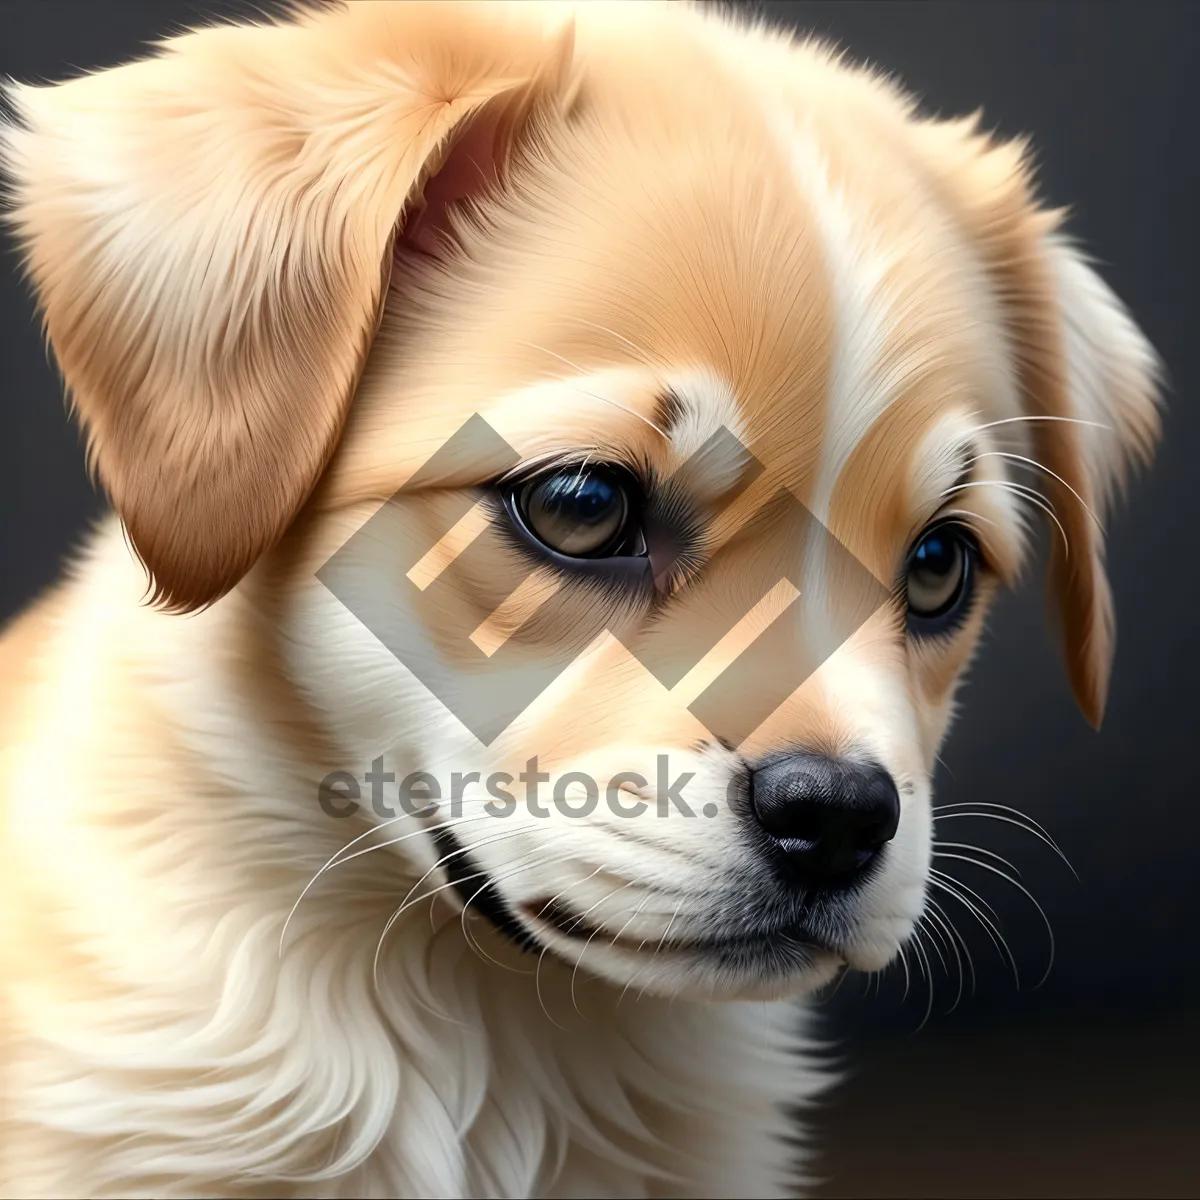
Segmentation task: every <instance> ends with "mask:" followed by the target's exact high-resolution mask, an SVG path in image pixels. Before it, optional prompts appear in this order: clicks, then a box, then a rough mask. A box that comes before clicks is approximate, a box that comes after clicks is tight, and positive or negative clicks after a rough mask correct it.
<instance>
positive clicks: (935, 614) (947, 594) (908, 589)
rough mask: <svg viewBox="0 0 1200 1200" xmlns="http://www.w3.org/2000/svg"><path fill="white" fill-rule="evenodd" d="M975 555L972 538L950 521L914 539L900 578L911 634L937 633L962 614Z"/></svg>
mask: <svg viewBox="0 0 1200 1200" xmlns="http://www.w3.org/2000/svg"><path fill="white" fill-rule="evenodd" d="M977 554H978V547H977V546H976V544H975V539H974V538H973V537H972V536H971V534H970V533H969V532H968V531H967V530H966V529H965V528H964V527H963V526H962V525H959V524H956V523H954V522H943V523H942V524H940V525H935V526H933V527H932V528H931V529H927V530H926V531H925V532H924V533H923V534H922V535H921V536H920V538H918V539H917V542H916V544H915V545H914V546H913V548H912V550H910V551H909V555H908V565H907V570H906V572H905V578H904V587H905V594H906V596H907V598H908V622H909V628H910V629H911V630H912V632H913V633H916V634H928V633H940V632H942V631H943V630H946V629H949V628H950V627H952V626H953V625H954V624H955V623H956V622H957V621H958V620H960V619H961V618H962V617H963V616H965V614H966V612H967V609H968V607H969V604H970V598H971V593H972V591H973V590H974V574H975V572H974V566H975V558H976V555H977Z"/></svg>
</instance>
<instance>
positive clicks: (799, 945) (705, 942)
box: [431, 826, 846, 963]
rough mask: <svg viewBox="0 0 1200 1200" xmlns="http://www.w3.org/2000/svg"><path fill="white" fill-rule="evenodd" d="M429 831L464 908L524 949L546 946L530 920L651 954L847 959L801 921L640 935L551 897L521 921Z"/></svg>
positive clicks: (491, 883) (450, 844)
mask: <svg viewBox="0 0 1200 1200" xmlns="http://www.w3.org/2000/svg"><path fill="white" fill-rule="evenodd" d="M431 834H432V837H433V842H434V845H435V846H436V848H437V851H438V853H439V854H440V855H442V856H443V859H444V860H445V861H444V863H443V868H442V869H443V870H444V871H445V873H446V877H447V881H448V882H449V883H450V884H451V885H452V887H453V889H454V891H455V892H456V893H457V895H458V897H459V900H460V902H461V903H462V904H463V907H464V908H467V907H469V908H470V909H471V911H472V912H476V913H478V914H479V915H480V916H482V917H484V918H486V919H487V921H488V922H489V923H490V924H491V925H492V926H493V927H494V928H495V929H496V930H497V931H498V932H499V933H501V934H502V935H504V936H505V937H506V938H508V940H509V941H511V942H513V943H514V944H515V945H516V946H518V947H519V948H520V949H522V950H527V951H530V952H535V953H536V952H540V951H541V950H543V949H544V948H545V945H544V943H543V942H542V940H541V939H540V938H539V937H538V936H536V935H535V934H534V933H533V932H532V931H531V929H530V928H529V925H533V926H534V927H537V926H539V925H541V926H543V927H547V928H549V929H551V930H553V931H554V932H556V933H558V934H560V935H561V936H562V937H565V938H568V939H570V940H571V941H573V942H579V943H582V944H584V945H588V944H592V945H594V944H597V943H599V944H601V945H606V946H611V947H612V948H613V949H616V950H624V951H627V952H630V953H634V954H637V953H640V952H642V951H644V950H646V949H647V948H648V947H649V948H650V949H651V950H652V951H653V953H654V954H655V955H661V954H664V953H678V954H689V955H698V956H714V957H718V958H724V959H730V960H737V961H739V962H744V961H746V960H748V959H757V958H762V957H772V958H779V957H783V958H786V959H789V960H794V961H797V962H800V963H803V962H805V961H806V960H811V959H812V958H814V957H816V956H829V955H832V956H834V957H836V958H839V959H842V960H843V961H845V957H846V956H845V953H844V951H842V950H841V949H840V948H839V947H838V946H837V945H836V944H834V943H833V942H832V941H830V940H829V939H827V938H825V937H823V936H821V935H820V934H819V933H818V932H816V931H815V930H813V929H812V928H811V926H810V925H809V924H808V923H806V922H804V921H796V922H793V923H791V924H785V925H777V926H772V927H770V928H758V929H754V928H751V929H745V930H739V931H737V932H736V933H721V934H717V935H714V936H710V937H701V938H668V937H664V938H641V939H639V938H636V937H632V936H627V935H625V934H624V933H621V932H618V933H610V932H608V931H607V930H605V929H604V928H602V927H601V926H599V925H594V924H592V923H591V922H589V921H587V920H586V919H585V918H584V917H583V916H581V915H580V914H578V913H576V912H575V911H574V910H573V909H571V908H570V907H569V906H567V905H565V904H563V903H562V902H561V901H559V900H558V899H556V898H552V897H546V898H542V899H535V900H530V901H527V902H525V903H524V904H522V905H521V907H520V911H521V914H522V916H523V917H524V918H525V921H522V920H520V919H519V918H518V917H517V915H516V913H515V912H514V911H513V910H512V908H510V907H509V905H508V904H507V903H506V902H505V901H504V899H503V898H502V897H501V894H500V891H499V889H498V888H497V886H496V883H495V880H493V879H492V877H491V876H490V875H489V874H488V873H487V872H486V871H484V870H483V869H481V868H480V867H479V866H478V865H477V864H476V863H475V862H474V861H473V860H472V858H471V856H470V853H469V852H468V851H467V850H466V849H465V848H464V847H463V846H462V844H461V843H460V842H459V840H458V839H457V838H456V837H455V836H454V834H453V833H451V832H450V830H449V829H447V828H446V827H445V826H439V827H437V828H435V829H433V830H432V831H431ZM526 922H528V923H529V925H527V924H526Z"/></svg>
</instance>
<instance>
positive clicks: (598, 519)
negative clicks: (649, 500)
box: [513, 465, 637, 558]
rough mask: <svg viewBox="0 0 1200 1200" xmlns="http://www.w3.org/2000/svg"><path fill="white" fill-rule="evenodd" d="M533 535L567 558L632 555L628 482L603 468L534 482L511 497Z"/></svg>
mask: <svg viewBox="0 0 1200 1200" xmlns="http://www.w3.org/2000/svg"><path fill="white" fill-rule="evenodd" d="M513 499H514V501H515V508H516V509H517V513H518V515H519V517H520V519H521V521H522V523H523V524H524V525H525V527H526V529H527V530H528V531H529V533H530V534H532V535H533V537H534V538H535V539H536V540H537V541H539V542H541V543H542V544H543V545H544V546H546V547H548V548H549V549H550V550H554V551H556V552H557V553H558V554H563V555H566V556H567V557H569V558H607V557H611V556H613V555H615V554H618V553H630V548H629V543H630V541H631V535H632V533H633V532H634V531H635V530H634V526H635V524H636V515H637V514H636V504H635V494H634V487H633V485H632V481H630V480H627V479H626V478H624V473H623V472H621V471H619V470H618V469H616V468H613V467H608V466H604V465H595V466H583V467H570V468H567V469H564V470H560V471H556V472H554V473H553V474H550V475H543V476H540V477H539V478H537V479H532V480H530V481H529V482H528V483H526V484H525V485H524V486H522V487H521V488H519V489H518V490H517V491H516V492H515V493H514V495H513Z"/></svg>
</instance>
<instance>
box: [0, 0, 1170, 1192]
mask: <svg viewBox="0 0 1200 1200" xmlns="http://www.w3.org/2000/svg"><path fill="white" fill-rule="evenodd" d="M9 99H10V101H11V103H12V106H13V111H14V113H15V116H14V118H13V120H12V122H11V123H10V125H9V126H8V127H7V129H6V130H5V132H4V135H3V151H2V153H3V158H4V161H5V164H6V169H7V171H8V173H9V176H10V186H11V220H12V222H13V224H14V226H15V229H16V231H17V234H18V236H19V238H20V241H21V244H22V246H23V249H24V253H25V255H26V259H27V265H28V271H29V275H30V278H31V280H32V282H33V284H34V286H35V288H36V292H37V296H38V299H39V302H40V305H41V308H42V311H43V313H44V317H45V322H46V328H47V331H48V334H49V338H50V341H51V343H52V345H53V348H54V353H55V355H56V357H57V360H58V363H59V365H60V367H61V369H62V373H63V376H64V378H65V381H66V384H67V386H68V388H69V391H70V396H71V399H72V404H73V407H74V411H75V413H76V414H77V416H78V418H79V421H80V423H81V425H82V427H83V430H84V431H85V433H86V436H87V444H88V453H89V460H90V463H91V465H92V467H93V469H94V471H95V473H96V476H97V477H98V479H99V481H100V482H101V483H102V485H103V486H104V488H105V490H106V492H107V494H108V495H109V497H111V500H112V505H113V508H114V510H115V513H114V515H113V516H112V517H111V518H110V519H108V520H107V521H106V522H105V523H104V524H103V525H102V526H101V527H100V528H99V529H97V530H96V532H95V534H94V535H93V536H92V537H91V539H90V542H89V544H88V547H87V549H86V551H85V552H84V553H83V554H82V555H81V556H80V557H79V560H78V561H77V562H76V563H75V565H74V567H73V568H72V570H71V571H70V574H69V578H68V579H66V580H65V581H64V582H63V583H62V584H61V585H60V586H59V587H57V588H56V589H55V590H54V591H53V592H52V593H51V594H49V595H47V596H46V597H45V598H44V599H43V600H42V601H41V602H40V603H38V604H37V605H36V606H34V607H33V608H32V609H31V610H30V611H29V612H28V613H26V614H25V615H24V616H23V617H21V618H20V619H19V620H18V621H17V623H16V624H15V625H14V626H13V627H12V628H11V629H10V630H9V631H8V632H7V634H6V635H5V638H4V640H3V643H2V644H0V676H2V678H3V693H2V704H0V748H2V757H0V797H2V809H3V814H4V833H3V838H2V840H0V845H2V846H3V862H2V863H0V905H2V911H3V914H4V916H3V940H2V942H0V955H2V965H0V979H2V985H0V986H2V991H0V1094H2V1096H3V1105H4V1108H3V1111H2V1113H0V1121H2V1125H0V1129H2V1135H0V1155H2V1162H0V1191H2V1192H3V1193H4V1194H6V1195H22V1196H24V1195H58V1196H61V1195H95V1196H100V1195H104V1196H135V1195H137V1196H182V1195H204V1196H215V1195H220V1196H279V1195H285V1194H287V1195H293V1194H294V1195H325V1196H335V1195H336V1196H481V1195H487V1196H526V1195H573V1196H584V1195H588V1196H594V1195H612V1196H648V1195H675V1194H687V1195H709V1196H732V1195H740V1196H776V1195H784V1194H788V1193H790V1192H792V1191H794V1189H795V1188H796V1187H797V1186H799V1182H798V1181H799V1180H800V1179H801V1177H802V1170H801V1168H800V1167H799V1166H798V1165H797V1161H796V1151H795V1148H794V1146H793V1145H792V1144H790V1142H789V1136H790V1132H791V1121H792V1115H791V1114H792V1109H793V1108H794V1106H796V1105H800V1104H803V1103H804V1102H806V1101H807V1100H809V1099H810V1098H812V1097H814V1096H815V1095H816V1094H817V1093H818V1092H819V1090H820V1087H821V1084H822V1075H821V1072H820V1070H819V1069H818V1066H817V1064H816V1063H815V1062H813V1061H812V1060H811V1058H808V1059H806V1053H807V1051H806V1046H807V1044H808V1043H807V1040H806V1039H807V1037H808V1035H807V1033H806V1025H805V1020H804V1010H803V1008H802V1006H800V1005H798V1004H797V1003H796V1000H797V998H798V997H802V996H804V995H805V994H806V993H810V992H812V991H813V990H814V989H816V988H818V987H820V986H821V985H822V984H824V983H826V982H827V981H829V980H830V979H832V978H833V977H834V976H835V975H837V974H838V973H839V972H840V971H842V970H843V969H847V968H848V969H851V970H878V969H880V968H882V967H883V966H885V965H886V964H887V963H889V962H890V961H891V960H892V959H893V958H894V957H896V956H897V955H898V954H899V952H900V950H901V948H902V946H903V945H904V943H905V940H906V939H907V938H908V937H909V935H910V934H911V933H912V931H913V928H914V923H915V922H916V921H917V920H918V919H919V918H920V916H921V914H922V912H923V907H924V905H925V896H926V889H927V878H928V873H929V864H930V843H931V815H930V776H931V771H932V767H933V763H934V758H935V754H936V751H937V749H938V746H939V743H940V742H941V740H942V738H943V736H944V734H945V732H946V728H947V724H948V722H949V720H950V717H951V714H952V711H953V706H954V694H955V688H956V685H957V683H958V681H959V678H960V675H961V673H962V671H963V669H964V667H965V666H966V664H967V661H968V660H969V658H970V657H971V653H972V650H973V647H974V646H975V643H976V639H977V638H978V635H979V632H980V629H981V626H982V625H983V623H984V620H985V615H986V612H987V609H988V605H989V602H990V600H991V598H992V596H993V594H994V593H995V591H996V590H997V589H998V588H999V587H1001V586H1003V585H1004V584H1005V583H1006V582H1008V581H1010V580H1011V579H1012V578H1013V577H1014V575H1015V573H1016V572H1017V570H1018V568H1019V566H1020V563H1021V561H1022V557H1023V553H1024V547H1025V543H1026V540H1027V527H1026V526H1027V520H1028V518H1030V517H1036V518H1037V519H1038V520H1039V521H1040V520H1042V519H1043V517H1044V518H1045V519H1046V520H1047V521H1048V522H1049V524H1048V525H1047V526H1046V528H1047V529H1048V532H1049V535H1050V536H1051V537H1052V538H1053V542H1054V561H1053V564H1052V581H1051V586H1052V589H1053V593H1054V595H1055V596H1056V597H1057V605H1058V610H1059V612H1060V614H1061V624H1062V631H1063V637H1064V643H1065V649H1066V663H1067V669H1068V671H1069V673H1070V678H1071V681H1072V684H1073V686H1074V690H1075V693H1076V695H1077V697H1078V699H1079V703H1080V705H1081V706H1082V708H1083V711H1084V713H1085V714H1086V716H1087V717H1088V718H1089V719H1090V720H1092V721H1093V722H1098V721H1099V719H1100V716H1101V712H1102V710H1103V707H1104V699H1105V688H1106V681H1107V678H1108V671H1109V661H1110V655H1111V651H1112V614H1111V606H1110V598H1109V591H1108V588H1107V585H1106V581H1105V577H1104V570H1103V565H1102V559H1103V544H1102V533H1101V527H1100V524H1099V522H1100V520H1101V519H1102V518H1103V515H1104V512H1105V510H1106V509H1107V507H1108V505H1109V502H1110V499H1111V497H1112V493H1113V492H1114V489H1115V486H1116V485H1117V484H1118V483H1119V481H1120V480H1121V479H1122V477H1123V474H1124V472H1125V469H1126V465H1127V464H1128V463H1129V462H1130V461H1131V460H1133V459H1136V458H1140V457H1144V456H1146V455H1147V454H1148V452H1149V450H1150V448H1151V446H1152V443H1153V441H1154V439H1155V437H1156V434H1157V429H1158V421H1157V408H1156V366H1155V359H1154V356H1153V354H1152V352H1151V350H1150V348H1149V347H1148V346H1147V344H1146V342H1145V341H1144V340H1143V338H1142V336H1141V335H1140V334H1139V332H1138V331H1137V329H1136V328H1135V327H1134V325H1133V324H1132V322H1131V321H1130V319H1129V317H1128V316H1127V315H1126V313H1125V311H1124V310H1123V309H1122V307H1121V306H1120V304H1119V303H1118V302H1117V300H1116V299H1115V298H1114V297H1113V296H1112V295H1111V294H1110V292H1109V291H1108V289H1107V288H1106V287H1105V285H1104V284H1103V283H1102V282H1101V281H1100V279H1099V278H1098V276H1097V275H1096V274H1095V273H1094V272H1093V270H1092V269H1091V268H1090V267H1089V266H1088V265H1086V264H1085V262H1084V260H1083V259H1082V258H1081V257H1080V255H1079V253H1078V252H1077V251H1076V250H1075V249H1073V248H1072V246H1071V245H1070V243H1069V242H1068V241H1067V240H1066V239H1065V238H1064V236H1063V234H1062V233H1061V232H1060V229H1059V225H1060V218H1059V215H1058V214H1057V213H1054V212H1049V211H1046V210H1044V209H1043V208H1041V207H1039V205H1038V203H1037V200H1036V197H1035V195H1034V191H1033V185H1032V183H1031V179H1030V174H1029V168H1028V163H1027V160H1026V156H1025V153H1024V149H1023V147H1022V146H1020V145H1016V144H1012V143H1008V144H997V143H996V142H994V141H992V140H990V139H989V138H988V137H986V136H984V135H982V134H980V133H979V132H978V131H977V129H976V127H975V125H974V123H972V122H970V121H966V122H942V121H934V120H927V119H923V118H921V117H920V116H919V115H918V114H917V113H916V112H915V110H914V106H913V104H912V102H911V101H910V100H909V99H907V98H906V97H905V96H904V95H902V94H901V93H900V92H899V91H898V90H897V89H896V87H894V86H893V85H892V84H890V83H888V82H885V81H884V80H882V79H880V78H879V77H878V76H876V75H874V74H872V73H871V72H868V71H864V70H859V69H856V68H854V67H852V66H850V65H847V64H845V63H843V62H841V61H839V60H838V59H837V58H836V57H834V56H832V55H831V54H830V53H828V52H827V51H826V50H824V49H822V48H821V47H820V46H816V45H812V44H806V43H800V42H797V41H795V40H794V39H793V38H792V37H791V36H789V35H787V34H784V33H779V32H771V31H768V30H765V29H761V28H755V27H746V26H744V25H742V24H739V23H738V22H737V21H735V20H733V19H731V18H730V17H729V16H728V15H726V14H724V13H723V12H721V11H719V10H715V9H710V8H693V7H690V6H677V5H661V6H660V5H657V4H614V5H607V4H598V5H590V4H589V5H581V6H579V7H578V8H577V9H575V8H573V7H571V6H561V5H557V4H547V5H542V4H511V5H509V4H500V3H485V4H479V5H472V4H462V3H447V4H415V3H414V4H409V3H379V4H373V3H354V4H348V5H344V6H323V7H318V8H308V9H303V10H300V11H298V12H296V13H295V14H293V15H292V16H290V17H288V18H286V19H282V20H279V21H264V22H263V23H260V24H239V25H227V26H220V27H214V28H208V29H202V30H198V31H195V32H191V33H187V34H185V35H183V36H181V37H177V38H174V39H172V40H171V41H168V42H166V43H164V44H163V45H162V46H161V47H159V48H158V50H157V51H156V52H155V53H154V54H153V55H151V56H150V57H147V58H146V59H144V60H143V61H139V62H134V63H131V64H129V65H126V66H121V67H117V68H115V69H113V70H106V71H100V72H97V73H95V74H92V75H87V76H84V77H82V78H78V79H73V80H71V81H69V82H67V83H63V84H59V85H56V86H13V87H12V88H11V89H10V91H9Z"/></svg>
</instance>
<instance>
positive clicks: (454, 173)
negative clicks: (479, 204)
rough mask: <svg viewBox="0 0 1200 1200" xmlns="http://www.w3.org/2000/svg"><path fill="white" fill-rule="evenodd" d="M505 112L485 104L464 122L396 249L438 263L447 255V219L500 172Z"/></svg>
mask: <svg viewBox="0 0 1200 1200" xmlns="http://www.w3.org/2000/svg"><path fill="white" fill-rule="evenodd" d="M504 115H505V114H504V106H503V105H502V104H498V103H496V102H494V101H493V102H491V103H488V104H485V105H484V106H483V107H482V108H481V109H480V110H479V111H478V112H477V113H476V114H475V115H474V116H472V117H468V118H467V120H466V121H465V123H464V125H465V128H463V130H462V132H461V133H459V134H457V135H454V140H453V143H452V144H451V146H450V147H449V149H448V150H447V151H446V156H445V159H444V161H443V162H442V165H441V167H440V168H439V169H438V172H437V174H436V175H433V176H432V177H431V178H430V179H429V180H427V181H426V184H425V189H424V193H423V195H422V196H421V197H420V199H419V200H418V201H417V202H416V203H415V204H414V206H413V213H412V216H411V217H409V219H408V220H407V221H405V223H404V228H403V229H402V230H401V231H400V235H399V237H398V238H397V239H396V244H397V249H408V250H415V251H417V252H418V253H420V254H426V255H430V256H433V257H437V256H439V255H441V254H442V253H444V251H445V246H446V238H447V235H448V234H449V232H450V222H449V220H448V218H447V213H448V211H449V208H450V206H451V205H452V204H455V203H456V202H458V201H460V200H464V199H466V198H467V197H468V196H474V195H478V194H479V193H480V192H482V191H484V190H485V189H486V188H488V187H490V186H491V185H492V184H493V183H494V182H495V180H496V178H497V176H498V175H499V171H500V162H499V157H500V156H499V142H500V138H499V132H500V123H501V121H502V120H503V118H504Z"/></svg>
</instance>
